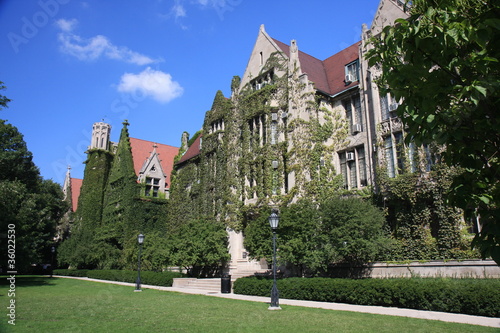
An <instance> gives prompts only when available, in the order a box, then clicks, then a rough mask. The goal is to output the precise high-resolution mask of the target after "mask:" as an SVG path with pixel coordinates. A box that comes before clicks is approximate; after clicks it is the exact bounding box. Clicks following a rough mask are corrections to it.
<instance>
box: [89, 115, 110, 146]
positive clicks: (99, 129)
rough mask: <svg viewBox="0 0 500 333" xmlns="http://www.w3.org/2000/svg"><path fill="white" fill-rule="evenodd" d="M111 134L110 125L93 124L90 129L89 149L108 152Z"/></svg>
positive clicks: (103, 123) (102, 123)
mask: <svg viewBox="0 0 500 333" xmlns="http://www.w3.org/2000/svg"><path fill="white" fill-rule="evenodd" d="M110 134H111V125H110V124H106V123H105V122H98V123H94V125H93V127H92V141H91V142H90V147H89V149H103V150H109V148H110V141H109V137H110Z"/></svg>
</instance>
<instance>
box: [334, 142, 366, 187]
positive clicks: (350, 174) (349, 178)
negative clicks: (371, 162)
mask: <svg viewBox="0 0 500 333" xmlns="http://www.w3.org/2000/svg"><path fill="white" fill-rule="evenodd" d="M339 160H340V172H341V174H342V179H343V180H344V188H346V189H355V188H359V187H362V186H366V185H368V181H367V173H366V157H365V147H364V146H358V147H355V148H354V149H353V150H350V151H346V152H341V153H339Z"/></svg>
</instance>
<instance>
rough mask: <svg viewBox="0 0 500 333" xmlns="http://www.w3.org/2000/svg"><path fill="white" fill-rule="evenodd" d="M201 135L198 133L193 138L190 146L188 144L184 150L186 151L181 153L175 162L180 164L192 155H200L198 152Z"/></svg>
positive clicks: (199, 150)
mask: <svg viewBox="0 0 500 333" xmlns="http://www.w3.org/2000/svg"><path fill="white" fill-rule="evenodd" d="M202 136H203V135H202V134H200V135H199V136H198V137H197V138H196V139H195V140H194V142H193V143H192V144H191V146H189V148H188V149H187V150H186V152H185V153H184V155H182V157H181V159H180V160H179V162H177V164H181V163H183V162H185V161H187V160H190V159H192V158H193V157H196V156H198V155H200V152H201V147H200V143H201V140H202V139H201V137H202Z"/></svg>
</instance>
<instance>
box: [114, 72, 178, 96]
mask: <svg viewBox="0 0 500 333" xmlns="http://www.w3.org/2000/svg"><path fill="white" fill-rule="evenodd" d="M118 91H120V92H127V93H137V92H140V93H142V94H144V95H145V96H149V97H152V98H153V99H155V100H156V101H158V102H160V103H168V102H170V101H171V100H173V99H174V98H177V97H179V96H181V95H182V93H183V91H184V89H183V88H182V87H181V85H180V84H179V83H178V82H176V81H173V80H172V76H171V75H170V74H168V73H164V72H162V71H158V70H154V69H151V68H150V67H148V68H146V69H145V70H144V71H142V72H141V73H139V74H132V73H125V74H123V75H122V77H121V80H120V84H119V85H118Z"/></svg>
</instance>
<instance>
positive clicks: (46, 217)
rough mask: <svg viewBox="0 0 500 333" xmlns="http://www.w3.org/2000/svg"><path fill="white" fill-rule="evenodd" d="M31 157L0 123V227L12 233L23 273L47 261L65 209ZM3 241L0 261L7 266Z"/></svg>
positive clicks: (17, 262)
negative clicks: (58, 223) (57, 226)
mask: <svg viewBox="0 0 500 333" xmlns="http://www.w3.org/2000/svg"><path fill="white" fill-rule="evenodd" d="M4 100H5V99H4ZM2 103H3V102H2ZM32 158H33V157H32V154H31V152H30V151H29V150H28V149H27V146H26V142H25V141H24V140H23V136H22V134H21V133H19V131H18V130H17V128H16V127H14V126H12V125H10V124H7V123H6V122H5V120H0V212H2V213H1V214H2V215H1V218H0V228H1V230H4V231H3V232H5V233H6V232H7V230H10V229H13V230H15V246H16V247H15V249H16V252H15V269H17V270H18V271H24V272H26V271H27V270H28V269H29V267H30V264H32V263H48V262H50V247H51V246H52V245H54V236H55V228H56V225H57V222H58V221H59V220H60V219H61V218H62V216H63V214H64V212H66V210H67V209H68V207H67V204H66V202H64V201H63V200H62V199H63V193H62V190H61V188H60V186H59V185H58V184H56V183H54V182H52V181H51V180H44V179H42V178H41V177H40V174H39V171H38V168H37V167H36V166H35V164H34V163H33V161H32ZM9 226H13V228H11V227H9ZM4 242H5V243H7V242H6V239H5V240H4V239H2V249H3V250H2V254H1V262H2V263H7V253H8V252H7V248H6V246H4ZM9 244H11V243H9ZM2 265H3V264H2Z"/></svg>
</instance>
